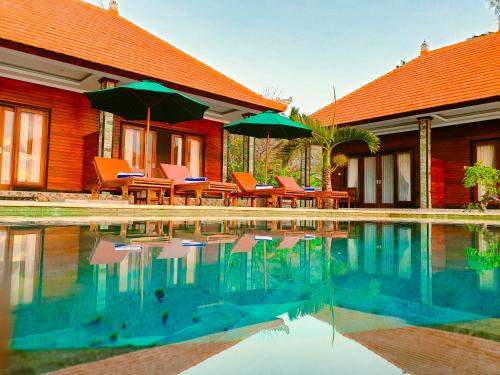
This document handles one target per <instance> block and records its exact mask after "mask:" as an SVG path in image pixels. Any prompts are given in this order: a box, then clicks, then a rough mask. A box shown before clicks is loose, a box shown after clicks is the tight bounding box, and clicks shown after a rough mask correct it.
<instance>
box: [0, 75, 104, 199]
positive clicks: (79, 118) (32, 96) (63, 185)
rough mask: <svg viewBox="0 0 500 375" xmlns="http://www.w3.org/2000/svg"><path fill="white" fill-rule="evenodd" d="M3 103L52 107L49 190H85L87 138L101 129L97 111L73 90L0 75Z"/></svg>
mask: <svg viewBox="0 0 500 375" xmlns="http://www.w3.org/2000/svg"><path fill="white" fill-rule="evenodd" d="M0 102H4V103H9V104H17V105H23V106H28V107H36V108H41V109H47V110H49V139H48V161H47V176H46V183H45V187H46V189H48V190H61V191H80V190H81V189H82V174H83V159H84V157H83V156H84V137H85V136H86V135H87V134H90V133H92V132H95V131H96V130H98V128H99V127H98V125H99V120H98V112H97V111H95V110H93V109H92V108H90V105H89V102H88V100H87V99H86V98H85V97H84V96H83V95H82V94H78V93H74V92H70V91H65V90H60V89H55V88H51V87H46V86H42V85H36V84H33V83H28V82H22V81H17V80H13V79H8V78H0Z"/></svg>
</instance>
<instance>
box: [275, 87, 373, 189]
mask: <svg viewBox="0 0 500 375" xmlns="http://www.w3.org/2000/svg"><path fill="white" fill-rule="evenodd" d="M334 97H335V88H334ZM336 104H337V99H336V97H335V100H334V109H333V118H332V123H331V124H330V126H325V125H324V124H322V123H321V122H320V121H318V120H316V119H314V118H312V117H310V116H309V115H306V114H303V113H300V111H299V109H298V108H297V107H292V109H291V112H290V118H291V119H292V120H293V121H296V122H298V123H300V124H302V125H304V126H307V127H308V128H310V129H312V137H311V138H299V139H294V140H291V141H288V142H286V143H283V144H282V145H281V146H280V148H279V151H278V153H279V157H280V158H281V160H283V162H284V163H287V162H288V161H289V160H290V159H292V158H294V157H295V156H297V155H298V153H299V152H300V151H301V150H303V149H304V148H305V147H308V146H313V145H316V146H320V147H321V148H322V171H323V172H322V183H323V190H324V191H331V190H332V173H333V172H334V171H335V169H337V168H338V167H343V166H345V165H346V164H347V158H346V157H345V155H342V154H338V155H335V156H333V158H332V153H333V150H334V148H335V147H337V146H338V145H340V144H342V143H345V142H350V141H362V142H364V143H366V145H367V146H368V149H369V150H370V152H371V153H375V152H377V151H378V149H379V148H380V139H379V138H378V137H377V136H376V135H375V134H373V133H372V132H370V131H368V130H365V129H360V128H357V127H350V126H337V123H336V119H335V112H336ZM332 161H333V164H332Z"/></svg>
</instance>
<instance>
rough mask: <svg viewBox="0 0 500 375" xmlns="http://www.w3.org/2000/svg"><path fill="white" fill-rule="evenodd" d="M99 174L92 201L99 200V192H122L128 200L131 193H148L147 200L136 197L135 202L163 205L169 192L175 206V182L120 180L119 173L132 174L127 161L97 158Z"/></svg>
mask: <svg viewBox="0 0 500 375" xmlns="http://www.w3.org/2000/svg"><path fill="white" fill-rule="evenodd" d="M93 164H94V167H95V171H96V174H97V181H96V184H95V185H93V186H92V187H91V191H92V199H97V197H98V196H99V192H101V191H111V192H115V191H118V192H121V194H122V199H124V200H128V197H129V193H138V192H144V191H145V192H146V198H141V197H138V195H136V197H135V201H136V202H141V201H145V202H146V203H147V204H152V203H158V204H163V197H164V196H165V192H166V191H168V192H169V195H170V204H173V197H174V194H173V186H174V184H173V181H172V180H166V179H163V178H149V177H125V178H118V177H117V176H118V173H131V172H132V170H131V168H130V165H129V164H128V162H127V161H126V160H123V159H109V158H101V157H97V156H96V157H95V158H94V161H93Z"/></svg>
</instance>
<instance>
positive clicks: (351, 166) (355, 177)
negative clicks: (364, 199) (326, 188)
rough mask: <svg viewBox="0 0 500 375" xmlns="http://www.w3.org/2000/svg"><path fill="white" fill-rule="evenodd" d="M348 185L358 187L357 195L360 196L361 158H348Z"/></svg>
mask: <svg viewBox="0 0 500 375" xmlns="http://www.w3.org/2000/svg"><path fill="white" fill-rule="evenodd" d="M347 187H348V188H353V189H356V197H359V159H358V158H349V159H348V160H347Z"/></svg>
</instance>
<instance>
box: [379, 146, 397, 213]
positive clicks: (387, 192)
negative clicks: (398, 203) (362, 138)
mask: <svg viewBox="0 0 500 375" xmlns="http://www.w3.org/2000/svg"><path fill="white" fill-rule="evenodd" d="M381 164H382V168H381V173H382V176H381V185H382V205H385V206H392V205H393V204H394V155H393V154H387V155H382V157H381Z"/></svg>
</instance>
